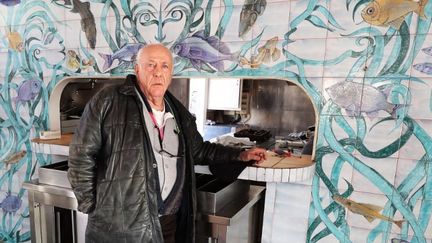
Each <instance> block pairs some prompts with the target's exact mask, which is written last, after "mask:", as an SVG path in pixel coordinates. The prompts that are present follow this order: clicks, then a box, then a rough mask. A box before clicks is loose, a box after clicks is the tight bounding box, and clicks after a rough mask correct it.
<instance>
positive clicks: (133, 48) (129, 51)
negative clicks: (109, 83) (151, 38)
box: [99, 43, 144, 71]
mask: <svg viewBox="0 0 432 243" xmlns="http://www.w3.org/2000/svg"><path fill="white" fill-rule="evenodd" d="M143 46H144V44H142V43H133V44H126V45H124V46H123V47H122V48H120V49H119V50H117V51H116V52H115V53H114V54H112V55H109V54H102V53H99V55H100V56H101V57H102V58H103V59H104V61H105V63H104V66H103V69H104V70H105V71H106V70H108V68H110V67H111V65H112V64H113V61H114V60H116V59H117V60H119V62H120V63H124V62H129V63H132V62H133V61H134V60H135V56H136V54H137V53H138V51H139V49H141V47H143Z"/></svg>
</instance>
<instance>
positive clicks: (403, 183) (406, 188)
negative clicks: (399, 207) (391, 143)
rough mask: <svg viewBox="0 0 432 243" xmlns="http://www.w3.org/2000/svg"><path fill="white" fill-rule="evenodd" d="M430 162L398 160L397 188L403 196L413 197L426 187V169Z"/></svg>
mask: <svg viewBox="0 0 432 243" xmlns="http://www.w3.org/2000/svg"><path fill="white" fill-rule="evenodd" d="M427 163H429V161H419V160H410V159H398V162H397V169H396V177H395V183H394V185H395V188H397V190H398V192H399V193H401V194H403V195H413V194H414V193H415V192H417V191H418V189H419V188H420V187H422V186H423V185H424V169H425V166H424V165H426V164H427Z"/></svg>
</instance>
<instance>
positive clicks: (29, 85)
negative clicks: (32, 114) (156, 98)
mask: <svg viewBox="0 0 432 243" xmlns="http://www.w3.org/2000/svg"><path fill="white" fill-rule="evenodd" d="M41 85H42V84H41V81H39V80H37V79H27V80H25V81H23V82H22V83H21V85H20V86H19V87H18V96H17V97H15V98H14V101H15V102H16V103H18V102H26V101H30V100H33V99H34V98H36V96H37V95H38V94H39V91H40V89H41Z"/></svg>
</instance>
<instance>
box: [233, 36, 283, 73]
mask: <svg viewBox="0 0 432 243" xmlns="http://www.w3.org/2000/svg"><path fill="white" fill-rule="evenodd" d="M278 40H279V39H278V37H277V36H276V37H273V38H271V39H270V40H268V41H267V42H266V43H265V44H264V45H262V46H261V47H259V48H258V54H256V55H253V56H252V57H251V60H250V61H249V60H247V59H246V58H244V57H242V58H240V64H241V65H248V66H250V67H251V68H258V67H259V66H260V65H261V64H262V63H269V62H270V61H273V62H274V61H276V60H278V59H279V58H280V56H281V50H280V49H278V48H277V47H276V45H277V43H278Z"/></svg>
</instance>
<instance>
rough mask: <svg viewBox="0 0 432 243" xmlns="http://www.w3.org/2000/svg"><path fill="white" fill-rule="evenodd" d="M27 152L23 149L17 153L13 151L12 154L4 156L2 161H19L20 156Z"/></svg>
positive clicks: (22, 156) (6, 162) (13, 162)
mask: <svg viewBox="0 0 432 243" xmlns="http://www.w3.org/2000/svg"><path fill="white" fill-rule="evenodd" d="M26 154H27V152H26V151H25V150H23V151H20V152H18V153H15V154H13V155H11V156H10V157H8V158H6V159H5V160H4V161H3V162H4V163H5V164H15V163H17V162H18V161H20V160H21V159H22V158H24V156H25V155H26Z"/></svg>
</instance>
